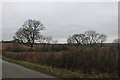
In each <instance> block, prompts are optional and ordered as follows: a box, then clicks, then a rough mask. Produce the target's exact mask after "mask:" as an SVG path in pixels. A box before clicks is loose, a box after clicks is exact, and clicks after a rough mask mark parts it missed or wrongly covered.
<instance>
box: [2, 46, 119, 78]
mask: <svg viewBox="0 0 120 80" xmlns="http://www.w3.org/2000/svg"><path fill="white" fill-rule="evenodd" d="M3 56H5V57H8V58H11V59H15V60H24V61H27V62H30V63H35V64H45V65H48V66H51V67H59V68H65V69H68V70H72V71H76V70H77V71H80V72H83V73H110V74H112V75H111V77H112V76H116V75H117V68H118V67H117V66H118V65H117V61H118V47H117V45H111V46H104V47H100V46H92V47H91V46H77V47H75V46H74V47H71V48H69V49H68V50H67V51H61V52H18V53H15V52H7V51H3Z"/></svg>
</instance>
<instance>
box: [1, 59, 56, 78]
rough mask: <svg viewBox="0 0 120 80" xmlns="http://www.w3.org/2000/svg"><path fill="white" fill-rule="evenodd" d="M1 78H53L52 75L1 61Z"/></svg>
mask: <svg viewBox="0 0 120 80" xmlns="http://www.w3.org/2000/svg"><path fill="white" fill-rule="evenodd" d="M2 77H3V78H55V77H53V76H50V75H47V74H44V73H40V72H36V71H34V70H31V69H28V68H25V67H23V66H20V65H17V64H13V63H10V62H6V61H2Z"/></svg>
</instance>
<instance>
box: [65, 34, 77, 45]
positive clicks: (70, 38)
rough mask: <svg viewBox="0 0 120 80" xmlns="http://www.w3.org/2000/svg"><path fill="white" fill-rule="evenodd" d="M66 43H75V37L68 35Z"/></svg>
mask: <svg viewBox="0 0 120 80" xmlns="http://www.w3.org/2000/svg"><path fill="white" fill-rule="evenodd" d="M67 43H68V44H75V43H76V41H75V39H74V38H73V37H72V36H69V37H68V39H67Z"/></svg>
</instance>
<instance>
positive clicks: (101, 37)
mask: <svg viewBox="0 0 120 80" xmlns="http://www.w3.org/2000/svg"><path fill="white" fill-rule="evenodd" d="M98 38H99V42H100V43H101V46H102V45H103V42H105V41H106V40H107V36H106V35H105V34H100V35H99V37H98Z"/></svg>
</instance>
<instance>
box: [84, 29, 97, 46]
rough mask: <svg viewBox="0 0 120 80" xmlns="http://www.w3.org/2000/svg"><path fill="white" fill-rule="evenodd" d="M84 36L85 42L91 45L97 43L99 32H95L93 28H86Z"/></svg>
mask: <svg viewBox="0 0 120 80" xmlns="http://www.w3.org/2000/svg"><path fill="white" fill-rule="evenodd" d="M84 34H85V36H86V38H87V43H88V44H90V45H93V44H95V43H98V41H99V33H97V32H96V31H94V30H88V31H86V32H85V33H84Z"/></svg>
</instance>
